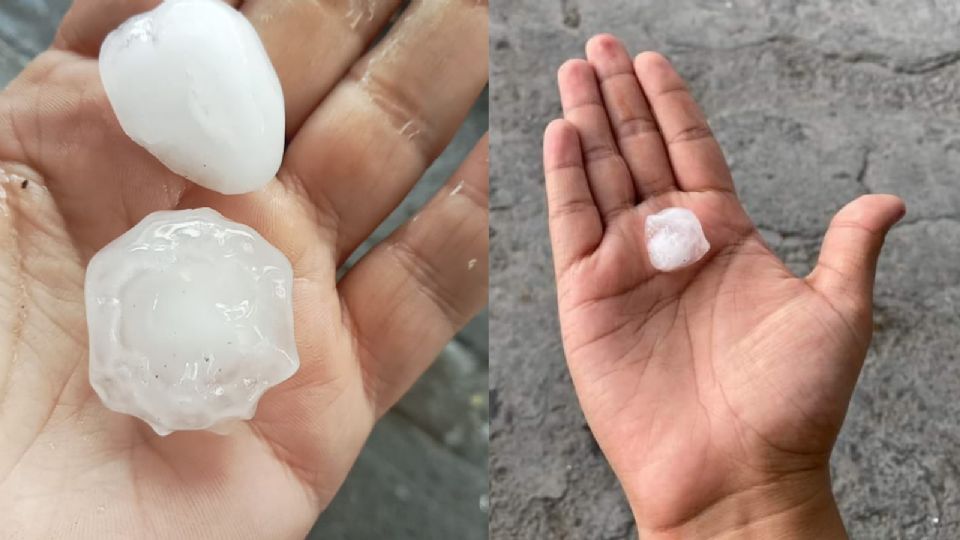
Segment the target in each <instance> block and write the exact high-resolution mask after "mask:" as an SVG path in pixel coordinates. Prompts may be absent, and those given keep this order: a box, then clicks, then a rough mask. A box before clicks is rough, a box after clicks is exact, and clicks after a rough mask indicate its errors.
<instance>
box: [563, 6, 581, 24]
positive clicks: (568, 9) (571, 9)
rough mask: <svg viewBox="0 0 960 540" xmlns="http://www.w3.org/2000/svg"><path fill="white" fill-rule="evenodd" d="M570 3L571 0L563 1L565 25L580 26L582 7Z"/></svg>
mask: <svg viewBox="0 0 960 540" xmlns="http://www.w3.org/2000/svg"><path fill="white" fill-rule="evenodd" d="M570 4H571V2H570V0H564V1H563V25H564V26H566V27H567V28H580V8H578V7H577V6H573V5H570Z"/></svg>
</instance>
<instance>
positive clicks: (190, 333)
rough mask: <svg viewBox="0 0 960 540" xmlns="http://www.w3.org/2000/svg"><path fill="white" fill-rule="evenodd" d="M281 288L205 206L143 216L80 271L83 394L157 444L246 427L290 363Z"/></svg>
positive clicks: (251, 246) (271, 271)
mask: <svg viewBox="0 0 960 540" xmlns="http://www.w3.org/2000/svg"><path fill="white" fill-rule="evenodd" d="M292 286H293V272H292V270H291V268H290V262H289V261H288V260H287V258H286V257H284V255H283V254H282V253H280V251H278V250H277V249H276V248H275V247H273V246H272V245H270V244H269V243H268V242H267V241H266V240H264V239H263V238H262V237H261V236H260V235H259V234H258V233H257V232H256V231H254V230H253V229H251V228H250V227H247V226H245V225H240V224H238V223H234V222H232V221H229V220H227V219H226V218H224V217H223V216H221V215H220V214H219V213H217V212H215V211H214V210H211V209H209V208H202V209H199V210H181V211H169V212H155V213H153V214H150V215H149V216H147V217H146V218H144V219H143V221H141V222H140V223H139V224H137V225H136V226H135V227H134V228H133V229H131V230H130V231H129V232H127V233H126V234H124V235H123V236H121V237H119V238H117V239H116V240H114V241H113V242H111V243H110V244H109V245H107V247H105V248H103V249H102V250H100V252H98V253H97V254H96V255H95V256H94V257H93V259H92V260H91V261H90V264H89V265H88V267H87V277H86V283H85V296H86V309H87V326H88V329H89V333H90V384H91V385H92V386H93V388H94V390H96V392H97V394H98V395H99V396H100V399H101V400H102V401H103V403H104V405H106V406H107V407H109V408H110V409H113V410H114V411H117V412H121V413H125V414H130V415H133V416H137V417H139V418H141V419H143V420H144V421H146V422H147V423H148V424H150V425H151V426H152V427H153V429H154V430H155V431H156V432H157V433H159V434H160V435H166V434H168V433H170V432H172V431H176V430H185V429H207V428H215V427H216V426H217V424H219V423H221V422H223V421H226V420H232V419H250V418H252V417H253V414H254V412H255V411H256V407H257V401H258V400H259V399H260V397H261V396H262V395H263V393H264V392H265V391H266V390H267V389H268V388H270V387H271V386H274V385H276V384H278V383H280V382H282V381H284V380H286V379H288V378H289V377H290V376H292V375H293V374H294V372H296V371H297V368H298V367H299V365H300V361H299V359H298V356H297V349H296V343H295V341H294V332H293V306H292V302H291V294H292Z"/></svg>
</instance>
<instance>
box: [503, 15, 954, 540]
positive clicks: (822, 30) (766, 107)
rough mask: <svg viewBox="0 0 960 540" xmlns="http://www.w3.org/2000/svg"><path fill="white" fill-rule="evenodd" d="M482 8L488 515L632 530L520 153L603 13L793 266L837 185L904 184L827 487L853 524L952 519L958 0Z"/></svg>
mask: <svg viewBox="0 0 960 540" xmlns="http://www.w3.org/2000/svg"><path fill="white" fill-rule="evenodd" d="M491 12H492V24H491V57H492V68H491V124H492V127H491V133H492V152H491V155H492V161H491V182H492V187H491V203H490V204H491V218H490V222H491V235H492V247H491V250H492V257H491V267H492V270H491V306H490V311H491V326H490V343H491V359H492V361H491V373H490V388H491V404H490V406H491V426H490V429H491V432H490V435H491V448H490V452H491V461H490V475H491V485H492V488H491V494H490V504H491V516H490V517H491V524H490V532H491V537H492V538H497V539H507V538H510V539H528V538H529V539H534V538H536V539H541V538H551V539H552V538H591V539H594V538H596V539H614V538H635V537H636V532H635V529H634V528H633V527H634V526H633V523H632V518H631V515H630V512H629V510H628V508H627V506H626V503H625V501H624V499H623V496H622V495H621V493H620V490H619V487H618V485H617V482H616V481H615V479H614V477H613V475H612V474H611V473H610V471H609V469H608V467H607V465H606V463H605V461H604V459H603V456H602V455H601V454H600V452H599V449H598V448H597V446H596V445H595V443H594V442H593V440H592V437H591V435H590V433H589V431H588V430H587V428H586V425H585V422H584V419H583V416H582V414H581V412H580V408H579V406H578V404H577V401H576V397H575V395H574V393H573V389H572V387H571V384H570V380H569V377H568V375H567V373H566V369H565V366H564V360H563V354H562V350H561V345H560V340H559V334H558V326H557V320H556V314H555V311H556V308H555V293H554V283H553V275H552V268H551V262H550V250H549V245H548V241H547V229H546V217H545V205H544V193H543V180H542V171H541V165H540V159H541V158H540V156H541V154H540V145H541V134H542V131H543V128H544V126H545V125H546V124H547V122H548V121H549V120H551V119H552V118H555V117H556V116H557V115H558V114H559V111H560V105H559V98H558V96H557V92H556V90H555V72H556V68H557V67H558V66H559V65H560V64H561V63H562V62H563V60H565V59H567V58H570V57H582V56H583V52H582V48H583V44H584V42H585V41H586V40H587V39H588V38H589V37H590V36H591V35H593V34H595V33H599V32H612V33H614V34H616V35H618V36H620V37H621V38H623V39H624V40H625V41H626V42H627V44H628V46H629V47H630V48H631V49H632V50H633V51H637V52H639V51H641V50H648V49H653V50H659V51H661V52H664V53H666V54H667V55H668V56H669V57H670V58H671V59H672V60H673V61H674V62H675V64H676V66H677V67H678V69H679V70H680V72H681V73H682V74H683V75H684V76H685V77H686V78H687V79H688V81H689V84H690V86H691V88H692V90H693V92H694V94H695V96H696V97H697V98H698V99H699V100H700V102H701V104H702V105H703V107H704V108H705V110H706V111H707V113H708V115H709V117H710V119H711V124H712V127H713V128H714V131H715V133H716V134H717V136H718V138H719V139H720V142H721V144H722V145H723V148H724V150H725V151H726V153H727V156H728V158H729V160H730V162H731V164H732V168H733V173H734V177H735V180H736V182H737V189H738V192H739V194H740V196H741V198H742V199H743V201H744V203H745V205H746V208H747V210H748V212H749V213H750V215H751V216H752V217H753V219H754V220H755V222H756V223H757V225H758V226H759V227H760V228H761V229H762V232H763V234H764V236H765V238H766V239H767V241H768V243H769V244H770V245H771V246H772V247H773V248H774V249H775V251H776V252H777V253H778V254H779V255H781V256H782V257H783V258H784V259H785V260H786V261H787V262H788V264H789V266H790V267H791V268H792V269H793V270H794V271H796V272H798V273H801V274H802V273H805V272H806V271H808V270H809V269H810V268H811V266H812V264H813V262H814V261H815V260H816V255H817V253H818V250H819V244H820V240H821V237H822V234H823V232H824V230H825V229H826V226H827V223H828V222H829V219H830V217H831V216H832V215H833V213H834V212H835V211H836V210H838V209H839V208H840V207H841V206H842V205H843V204H845V203H846V202H848V201H849V200H851V199H853V198H855V197H856V196H857V195H860V194H863V193H869V192H878V193H879V192H892V193H897V194H899V195H901V196H902V197H903V198H904V199H905V200H906V202H907V206H908V207H909V210H908V215H907V217H906V218H905V220H904V223H903V224H902V225H900V226H898V227H897V228H896V229H895V230H894V231H893V232H892V233H891V235H890V237H889V241H888V244H887V246H886V248H885V250H884V254H883V257H882V259H881V261H880V266H879V271H878V276H877V288H876V314H875V328H876V330H875V337H874V341H873V345H872V347H871V349H870V353H869V356H868V359H867V363H866V367H865V369H864V371H863V375H862V377H861V380H860V384H859V386H858V388H857V391H856V394H855V396H854V398H853V401H852V403H851V406H850V412H849V415H848V418H847V422H846V424H845V426H844V429H843V432H842V435H841V437H840V441H839V443H838V444H837V447H836V450H835V452H834V457H833V460H832V469H833V474H834V479H835V482H834V488H835V491H836V493H837V496H838V499H839V502H840V506H841V511H842V513H843V516H844V518H845V521H846V523H847V525H848V528H849V530H850V532H851V534H852V535H853V537H854V538H905V539H906V538H909V539H914V538H923V539H954V538H960V453H958V448H960V445H958V442H960V402H958V400H957V396H958V390H960V364H958V360H960V352H958V351H960V32H958V31H957V28H960V4H958V3H957V2H954V1H952V0H924V1H916V0H909V1H908V0H881V1H875V0H729V1H722V0H699V1H697V0H672V1H667V0H629V1H627V0H619V1H599V2H590V1H587V0H552V1H534V0H520V1H518V0H494V1H493V2H491Z"/></svg>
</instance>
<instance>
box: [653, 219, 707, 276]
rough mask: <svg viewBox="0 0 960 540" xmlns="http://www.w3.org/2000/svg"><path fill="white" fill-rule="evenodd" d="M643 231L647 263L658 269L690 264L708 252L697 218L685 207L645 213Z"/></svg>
mask: <svg viewBox="0 0 960 540" xmlns="http://www.w3.org/2000/svg"><path fill="white" fill-rule="evenodd" d="M644 234H645V237H646V240H647V253H648V254H649V256H650V264H652V265H653V267H654V268H656V269H657V270H660V271H661V272H670V271H673V270H678V269H680V268H684V267H686V266H690V265H691V264H693V263H695V262H697V261H699V260H700V259H702V258H703V256H704V255H706V254H707V252H708V251H710V243H709V242H707V238H706V236H704V235H703V227H701V226H700V220H698V219H697V215H696V214H694V213H693V212H691V211H690V210H687V209H686V208H679V207H674V208H667V209H666V210H662V211H660V212H657V213H656V214H652V215H649V216H647V220H646V223H645V225H644Z"/></svg>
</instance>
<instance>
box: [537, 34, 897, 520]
mask: <svg viewBox="0 0 960 540" xmlns="http://www.w3.org/2000/svg"><path fill="white" fill-rule="evenodd" d="M586 56H587V59H586V60H570V61H568V62H567V63H565V64H564V65H563V66H562V67H561V68H560V71H559V74H558V79H559V87H560V95H561V99H562V103H563V119H561V120H556V121H554V122H553V123H551V124H550V125H549V126H548V128H547V130H546V134H545V140H544V167H545V171H546V187H547V195H548V199H549V201H548V203H549V220H550V233H551V239H552V244H553V250H554V257H555V268H556V278H557V291H558V303H559V314H560V321H561V326H562V330H563V343H564V348H565V351H566V354H567V361H568V365H569V369H570V372H571V375H572V377H573V381H574V384H575V385H576V390H577V394H578V396H579V399H580V402H581V404H582V406H583V410H584V412H585V414H586V417H587V420H588V422H589V424H590V427H591V429H592V430H593V433H594V435H595V436H596V439H597V441H598V442H599V444H600V446H601V448H602V449H603V451H604V453H605V455H606V456H607V458H608V459H609V461H610V464H611V465H612V467H613V469H614V471H615V472H616V474H617V476H618V478H619V479H620V481H621V482H622V485H623V488H624V490H625V492H626V494H627V497H628V499H629V501H630V504H631V507H632V509H633V512H634V515H635V517H636V521H637V525H638V529H639V531H640V536H641V537H643V538H660V537H663V538H727V537H729V538H734V537H735V538H751V537H756V538H843V537H845V535H846V534H845V532H844V528H843V524H842V521H841V519H840V515H839V512H838V511H837V507H836V503H835V502H834V499H833V495H832V493H831V485H830V475H829V468H828V462H829V458H830V452H831V450H832V448H833V445H834V442H835V440H836V437H837V434H838V432H839V430H840V427H841V425H842V423H843V419H844V415H845V414H846V409H847V405H848V403H849V400H850V397H851V394H852V392H853V388H854V385H855V384H856V381H857V377H858V374H859V372H860V369H861V367H862V365H863V361H864V357H865V355H866V352H867V348H868V346H869V343H870V338H871V329H872V319H871V310H872V292H873V279H874V274H875V270H876V262H877V257H878V256H879V253H880V249H881V246H882V244H883V240H884V236H885V234H886V232H887V231H888V230H889V228H890V227H891V226H892V225H893V224H894V223H896V222H897V221H898V220H899V219H900V218H901V217H902V216H903V215H904V212H905V209H904V205H903V203H902V202H901V201H900V199H898V198H896V197H893V196H890V195H868V196H864V197H861V198H859V199H857V200H855V201H853V202H851V203H850V204H848V205H847V206H845V207H844V208H843V209H841V210H840V211H839V212H838V213H837V214H836V216H835V217H834V219H833V221H832V222H831V224H830V227H829V230H828V231H827V233H826V236H825V238H824V241H823V245H822V249H821V253H820V258H819V262H818V264H817V266H816V268H815V269H814V270H813V271H812V273H811V274H810V275H808V276H805V277H798V276H794V275H793V274H792V273H791V272H790V271H789V270H788V269H787V268H786V266H785V265H784V264H783V263H782V262H781V261H780V260H779V259H778V258H777V257H776V256H775V255H774V254H773V253H772V252H771V251H770V249H769V248H768V247H767V246H766V245H765V244H764V242H763V240H762V239H761V237H760V235H759V233H758V231H757V229H756V227H755V226H754V225H753V223H752V222H751V221H750V218H749V217H748V216H747V214H746V213H745V211H744V209H743V207H742V206H741V204H740V202H739V200H738V199H737V195H736V192H735V191H734V186H733V180H732V178H731V175H730V171H729V168H728V167H727V164H726V162H725V159H724V156H723V153H722V151H721V149H720V147H719V145H718V144H717V142H716V140H715V139H714V138H713V136H712V134H711V133H710V130H709V127H708V125H707V123H706V120H705V118H704V115H703V113H702V112H701V111H700V109H699V108H698V107H697V105H696V103H695V102H694V100H693V98H692V97H691V95H690V93H689V91H688V90H687V88H686V86H685V84H684V82H683V80H682V79H681V78H680V76H679V75H678V74H677V72H676V71H675V70H674V69H673V68H672V67H671V65H670V63H669V62H668V61H667V60H666V59H665V58H664V57H663V56H661V55H659V54H656V53H649V52H648V53H643V54H640V55H639V56H637V57H635V58H631V57H630V56H628V54H627V51H626V49H625V48H624V46H623V45H622V44H621V43H620V42H619V41H617V40H616V39H615V38H614V37H612V36H609V35H600V36H596V37H595V38H593V39H591V40H590V41H589V42H588V43H587V46H586ZM673 206H680V207H684V208H688V209H690V210H692V211H693V212H694V213H695V214H696V215H697V216H698V218H699V219H700V221H701V223H702V224H703V228H704V231H705V234H706V236H707V239H708V240H709V242H710V245H711V249H710V252H709V253H708V254H707V255H706V256H705V257H704V258H703V259H702V260H700V261H699V262H697V263H696V264H694V265H692V266H689V267H687V268H684V269H681V270H679V271H675V272H671V273H666V274H665V273H661V272H657V271H656V270H654V269H653V268H652V267H651V265H650V263H649V259H648V257H647V255H646V247H645V244H644V234H643V231H644V220H645V218H646V217H647V216H648V215H650V214H651V213H655V212H657V211H659V210H662V209H664V208H667V207H673Z"/></svg>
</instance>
